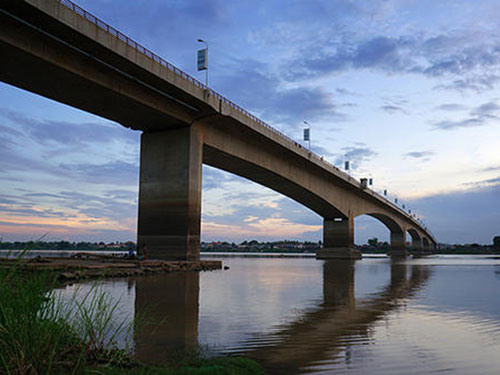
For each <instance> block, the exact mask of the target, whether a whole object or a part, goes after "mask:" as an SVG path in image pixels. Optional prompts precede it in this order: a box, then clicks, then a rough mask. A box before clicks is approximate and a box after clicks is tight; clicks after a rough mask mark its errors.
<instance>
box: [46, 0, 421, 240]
mask: <svg viewBox="0 0 500 375" xmlns="http://www.w3.org/2000/svg"><path fill="white" fill-rule="evenodd" d="M56 1H57V2H58V3H60V4H61V5H63V6H65V7H67V8H69V9H71V10H72V11H73V12H75V13H77V14H79V15H80V16H82V17H83V18H85V19H86V20H88V21H90V22H92V23H93V24H95V25H96V26H97V27H99V28H101V29H102V30H104V31H106V32H108V33H110V34H111V35H114V36H115V37H117V38H118V39H120V40H122V41H123V42H125V43H127V44H128V45H129V46H131V47H133V48H135V49H136V50H138V51H139V52H141V53H143V54H145V55H146V56H148V57H149V58H151V59H152V60H154V61H156V62H157V63H159V64H160V65H162V66H164V67H165V68H167V69H169V70H171V71H172V72H174V73H175V74H177V75H179V76H181V77H182V78H184V79H187V80H188V81H189V82H191V83H192V84H194V85H195V86H197V87H200V88H202V89H203V90H207V91H208V92H209V93H210V94H211V95H213V96H215V97H216V98H217V99H219V100H221V101H223V102H224V103H226V104H227V105H229V106H230V107H231V108H234V109H235V110H237V111H238V112H240V113H242V114H243V115H245V116H246V117H248V118H250V119H251V120H253V121H255V122H257V123H259V124H261V125H263V126H265V127H266V128H267V129H269V130H271V131H272V132H273V133H275V134H277V135H279V136H280V137H282V138H284V139H286V140H288V141H289V142H291V143H293V144H295V145H297V146H299V147H302V146H301V145H299V144H298V143H297V142H296V141H295V140H293V139H292V138H290V137H289V136H287V135H286V134H284V133H282V132H280V131H279V130H278V129H276V128H274V127H272V126H271V125H269V124H267V123H266V122H264V121H262V120H261V119H259V118H258V117H256V116H255V115H253V114H251V113H250V112H248V111H247V110H245V109H243V108H242V107H240V106H239V105H237V104H235V103H233V102H232V101H230V100H229V99H227V98H225V97H224V96H222V95H221V94H219V93H218V92H217V91H214V90H212V89H211V88H209V87H208V86H206V85H205V84H204V83H202V82H200V81H198V80H197V79H196V78H194V77H192V76H190V75H189V74H187V73H186V72H184V71H182V70H181V69H179V68H177V67H176V66H174V65H172V64H171V63H169V62H168V61H166V60H165V59H163V58H162V57H160V56H158V55H157V54H155V53H154V52H152V51H150V50H148V49H147V48H146V47H144V46H143V45H142V44H140V43H137V42H136V41H135V40H133V39H130V38H129V37H128V36H126V35H125V34H123V33H121V32H119V31H118V30H117V29H115V28H114V27H112V26H110V25H108V24H107V23H106V22H104V21H102V20H101V19H99V18H97V17H96V16H94V15H93V14H92V13H89V12H87V11H86V10H85V9H83V8H82V7H80V6H78V5H76V4H75V3H73V2H72V1H70V0H56ZM307 151H308V153H309V154H310V155H311V156H313V157H315V158H316V159H317V161H319V162H321V163H324V164H326V165H328V166H329V167H331V168H333V169H335V170H336V172H337V173H340V174H341V175H342V176H343V177H344V178H346V179H347V180H348V181H350V180H351V179H352V177H351V176H349V175H348V174H347V173H345V172H343V171H341V170H340V169H339V168H338V167H336V166H335V165H334V164H332V163H330V162H328V161H327V160H324V159H323V157H322V156H320V155H318V154H316V153H315V152H313V151H311V150H307ZM354 180H355V179H354ZM355 181H356V182H357V180H355ZM372 195H375V196H377V198H379V199H383V200H385V201H386V202H387V203H389V204H390V205H391V206H393V207H394V208H396V209H397V210H398V211H401V212H403V213H404V214H406V212H405V211H404V210H402V209H401V208H400V207H399V206H397V205H395V204H394V203H392V202H391V201H389V200H388V199H387V198H386V197H383V196H382V195H380V194H378V193H376V192H373V191H372ZM407 216H409V217H410V219H411V220H413V221H414V222H415V223H417V224H418V222H417V221H416V220H414V218H413V217H412V216H411V215H407ZM426 230H427V231H428V232H430V231H429V230H428V229H426Z"/></svg>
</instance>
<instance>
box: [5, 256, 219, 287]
mask: <svg viewBox="0 0 500 375" xmlns="http://www.w3.org/2000/svg"><path fill="white" fill-rule="evenodd" d="M16 263H17V267H18V268H19V269H20V270H22V271H32V272H33V271H49V272H53V273H56V274H57V281H58V282H62V283H67V282H76V281H81V280H84V279H96V278H102V277H105V278H117V277H131V276H144V275H152V274H159V273H169V272H199V271H215V270H221V269H222V261H220V260H199V261H166V260H142V261H139V260H137V259H125V258H119V257H116V256H112V255H105V254H99V255H96V254H89V253H79V254H78V256H73V257H65V258H61V257H58V258H56V257H42V256H37V257H34V258H24V259H17V258H8V259H7V258H4V259H0V267H1V268H9V267H12V266H13V265H14V264H16Z"/></svg>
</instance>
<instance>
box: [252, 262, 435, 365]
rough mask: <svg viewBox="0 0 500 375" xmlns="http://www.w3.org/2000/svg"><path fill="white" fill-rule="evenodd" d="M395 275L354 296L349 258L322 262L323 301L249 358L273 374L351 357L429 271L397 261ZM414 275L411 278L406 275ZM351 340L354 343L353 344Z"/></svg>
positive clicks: (352, 268)
mask: <svg viewBox="0 0 500 375" xmlns="http://www.w3.org/2000/svg"><path fill="white" fill-rule="evenodd" d="M390 269H391V279H390V283H389V285H387V286H386V287H385V288H384V289H383V290H381V291H380V292H379V293H376V294H374V295H373V296H372V297H370V298H367V299H363V300H356V299H355V295H354V270H355V267H354V264H353V263H352V262H349V261H344V262H339V261H338V260H337V261H326V262H325V263H324V266H323V297H324V300H323V304H322V305H320V306H318V309H317V310H315V311H312V312H309V313H307V314H304V315H303V316H302V317H300V320H297V321H296V322H295V323H291V324H288V325H286V326H284V327H282V329H281V330H279V331H278V332H277V333H274V334H273V336H275V337H278V338H279V339H278V340H276V339H270V338H268V339H267V340H263V341H266V342H273V343H275V344H272V345H266V346H263V347H261V348H258V349H256V350H253V351H251V352H248V353H246V354H247V355H248V356H250V357H252V358H255V359H256V360H258V361H259V362H260V363H262V364H263V365H264V366H265V368H266V370H267V371H268V372H269V373H272V374H296V373H303V372H304V371H305V369H306V368H308V367H311V366H313V365H318V364H321V363H323V362H324V361H325V360H330V361H337V362H338V361H344V362H345V364H346V365H349V363H350V361H352V360H353V359H352V353H351V347H352V346H353V345H354V344H359V343H360V341H364V342H367V343H368V342H369V341H370V338H371V336H372V333H371V330H372V326H373V324H374V323H375V322H377V321H379V320H381V319H383V318H384V316H385V315H386V314H387V313H389V312H391V311H393V310H395V309H397V308H398V307H399V306H401V305H402V304H404V303H405V300H406V299H407V298H409V297H411V296H412V295H413V294H414V293H416V292H417V291H418V290H419V289H420V288H421V287H422V286H423V284H424V282H425V281H426V280H427V278H428V277H429V275H430V271H429V269H428V268H427V267H425V266H418V265H411V266H409V267H408V266H407V264H405V263H402V262H397V261H393V262H392V263H391V267H390ZM409 271H410V272H411V276H410V277H409V278H408V273H409ZM351 344H352V345H351Z"/></svg>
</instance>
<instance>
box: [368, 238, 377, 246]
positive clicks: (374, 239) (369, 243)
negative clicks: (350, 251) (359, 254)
mask: <svg viewBox="0 0 500 375" xmlns="http://www.w3.org/2000/svg"><path fill="white" fill-rule="evenodd" d="M368 245H370V246H372V247H377V245H378V238H377V237H373V238H370V239H369V240H368Z"/></svg>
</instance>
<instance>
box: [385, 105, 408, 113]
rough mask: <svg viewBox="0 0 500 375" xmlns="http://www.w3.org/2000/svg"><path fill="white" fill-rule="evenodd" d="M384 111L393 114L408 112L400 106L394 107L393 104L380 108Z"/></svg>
mask: <svg viewBox="0 0 500 375" xmlns="http://www.w3.org/2000/svg"><path fill="white" fill-rule="evenodd" d="M380 109H382V110H383V111H385V112H387V113H390V114H393V113H406V111H405V110H404V109H403V108H402V107H399V106H396V105H392V104H386V105H383V106H381V107H380Z"/></svg>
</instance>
